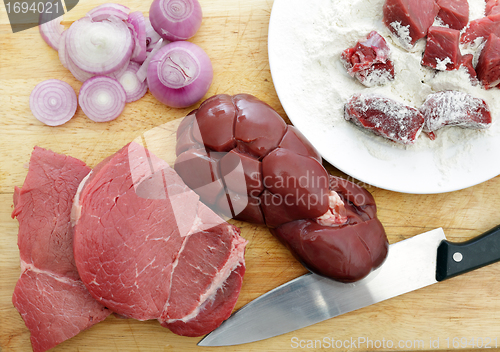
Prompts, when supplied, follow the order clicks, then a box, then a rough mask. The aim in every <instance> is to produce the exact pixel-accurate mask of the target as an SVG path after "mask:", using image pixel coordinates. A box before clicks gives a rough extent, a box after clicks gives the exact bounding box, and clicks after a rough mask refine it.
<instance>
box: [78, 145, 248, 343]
mask: <svg viewBox="0 0 500 352" xmlns="http://www.w3.org/2000/svg"><path fill="white" fill-rule="evenodd" d="M74 208H75V212H74V213H75V220H76V225H75V244H74V252H75V260H76V265H77V268H78V271H79V273H80V275H81V277H82V281H83V282H84V283H85V285H86V287H87V289H88V290H89V292H90V293H91V294H92V296H93V297H94V298H96V299H97V300H99V301H100V302H102V303H103V304H104V305H106V306H107V307H108V308H110V309H111V310H113V311H114V312H116V313H118V314H121V315H123V316H126V317H129V318H135V319H139V320H146V319H158V320H159V321H160V323H161V324H162V325H163V326H166V327H168V328H169V329H171V330H172V331H173V332H175V333H177V334H181V335H186V336H200V335H203V334H206V333H208V332H210V331H212V330H213V329H214V328H216V327H217V326H218V325H219V324H220V323H222V321H223V320H225V319H226V318H228V317H229V315H230V314H231V312H232V309H233V308H234V305H235V303H236V299H237V297H238V295H239V291H240V288H241V283H242V277H243V274H244V271H245V267H244V249H245V245H246V241H245V240H244V239H243V238H242V237H240V232H239V229H238V228H236V227H234V226H232V225H230V224H228V223H226V222H225V221H224V220H222V219H221V218H220V217H219V216H217V215H216V214H215V213H213V212H212V211H211V210H210V209H209V208H208V207H206V206H205V205H204V204H203V203H201V202H200V201H199V197H198V195H197V194H196V193H194V192H193V191H192V190H191V189H189V188H188V187H187V186H186V185H185V184H184V182H183V181H182V180H181V178H180V177H179V176H178V175H177V173H176V172H175V171H174V170H173V169H172V168H170V167H169V166H168V164H167V163H166V162H164V161H163V160H161V159H159V158H157V157H155V156H154V155H152V154H151V153H149V151H148V150H146V149H145V148H143V147H142V146H140V145H138V144H137V143H130V144H128V145H126V146H125V147H124V148H122V149H121V150H120V151H118V152H117V153H116V154H114V155H112V156H110V157H109V158H107V159H106V160H104V161H103V162H101V163H100V164H99V165H98V166H97V167H96V168H95V169H94V170H93V171H92V173H91V174H90V177H89V178H88V179H87V180H85V181H84V182H82V185H81V187H80V191H79V193H78V198H77V199H76V200H75V205H74Z"/></svg>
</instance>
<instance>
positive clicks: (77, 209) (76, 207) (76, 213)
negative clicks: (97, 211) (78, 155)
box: [70, 170, 92, 227]
mask: <svg viewBox="0 0 500 352" xmlns="http://www.w3.org/2000/svg"><path fill="white" fill-rule="evenodd" d="M91 174H92V170H90V172H89V173H88V174H87V176H85V177H84V178H83V180H82V181H81V182H80V184H79V185H78V188H77V190H76V194H75V196H74V197H73V205H72V207H71V217H70V219H71V226H72V227H75V225H76V223H77V222H78V220H80V216H81V215H82V206H81V205H80V193H81V192H82V191H83V188H84V187H85V184H86V183H87V180H88V179H89V177H90V175H91Z"/></svg>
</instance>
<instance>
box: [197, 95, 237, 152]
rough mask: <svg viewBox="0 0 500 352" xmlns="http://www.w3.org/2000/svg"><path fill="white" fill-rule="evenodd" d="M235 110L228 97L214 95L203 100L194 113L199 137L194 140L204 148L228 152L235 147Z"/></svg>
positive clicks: (230, 98)
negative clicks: (203, 145)
mask: <svg viewBox="0 0 500 352" xmlns="http://www.w3.org/2000/svg"><path fill="white" fill-rule="evenodd" d="M235 118H236V109H235V106H234V104H233V100H232V97H231V96H230V95H226V94H221V95H214V96H213V97H211V98H208V99H207V100H205V101H204V102H203V103H202V104H201V105H200V107H199V109H198V111H197V112H196V121H197V123H198V126H199V130H200V135H199V137H197V136H195V139H196V140H197V141H198V142H199V143H200V144H205V147H206V148H209V149H212V150H215V151H217V152H228V151H230V150H231V149H233V148H234V147H236V140H235V138H234V133H233V131H234V122H235Z"/></svg>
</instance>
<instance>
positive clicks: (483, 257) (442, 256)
mask: <svg viewBox="0 0 500 352" xmlns="http://www.w3.org/2000/svg"><path fill="white" fill-rule="evenodd" d="M499 260H500V225H498V226H496V227H494V228H492V229H491V230H489V231H487V232H485V233H483V234H482V235H479V236H477V237H474V238H473V239H471V240H469V241H466V242H461V243H453V242H449V241H446V240H443V241H442V242H441V244H440V245H439V247H438V249H437V263H436V280H437V281H443V280H445V279H449V278H450V277H453V276H457V275H460V274H463V273H466V272H469V271H472V270H475V269H478V268H481V267H483V266H486V265H489V264H492V263H495V262H497V261H499Z"/></svg>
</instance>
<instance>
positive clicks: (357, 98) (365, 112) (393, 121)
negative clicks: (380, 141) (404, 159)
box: [344, 94, 424, 144]
mask: <svg viewBox="0 0 500 352" xmlns="http://www.w3.org/2000/svg"><path fill="white" fill-rule="evenodd" d="M344 117H345V119H346V120H348V121H349V120H351V121H352V122H354V123H355V124H356V125H358V126H360V127H363V128H366V129H368V130H370V131H372V132H373V133H375V134H378V135H380V136H382V137H385V138H387V139H390V140H392V141H394V142H397V143H401V144H414V143H415V141H416V139H417V138H418V136H419V135H420V132H421V131H422V128H423V125H424V117H423V116H422V114H421V113H420V112H419V111H418V110H417V109H415V108H413V107H410V106H407V105H404V104H402V103H399V102H397V101H395V100H392V99H389V98H387V97H384V96H381V95H375V94H370V95H363V94H355V95H353V96H352V97H351V98H350V99H349V101H348V102H347V103H346V104H345V106H344Z"/></svg>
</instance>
